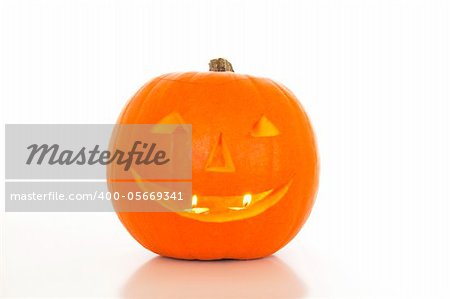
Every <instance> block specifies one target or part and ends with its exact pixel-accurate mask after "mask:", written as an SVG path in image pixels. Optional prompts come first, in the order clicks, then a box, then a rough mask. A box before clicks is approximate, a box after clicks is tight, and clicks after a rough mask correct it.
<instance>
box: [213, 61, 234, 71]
mask: <svg viewBox="0 0 450 299" xmlns="http://www.w3.org/2000/svg"><path fill="white" fill-rule="evenodd" d="M209 71H210V72H234V70H233V66H232V65H231V63H230V62H229V61H228V60H226V59H224V58H217V59H211V61H210V62H209Z"/></svg>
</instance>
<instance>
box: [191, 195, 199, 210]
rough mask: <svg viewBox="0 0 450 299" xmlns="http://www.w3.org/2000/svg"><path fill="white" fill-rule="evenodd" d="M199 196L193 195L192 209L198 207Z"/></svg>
mask: <svg viewBox="0 0 450 299" xmlns="http://www.w3.org/2000/svg"><path fill="white" fill-rule="evenodd" d="M197 201H198V199H197V195H195V194H194V195H192V207H193V208H195V207H196V206H197Z"/></svg>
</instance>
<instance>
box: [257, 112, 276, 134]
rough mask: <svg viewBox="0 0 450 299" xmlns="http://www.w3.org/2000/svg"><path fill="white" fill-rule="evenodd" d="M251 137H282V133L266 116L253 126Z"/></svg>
mask: <svg viewBox="0 0 450 299" xmlns="http://www.w3.org/2000/svg"><path fill="white" fill-rule="evenodd" d="M251 135H252V136H253V137H271V136H278V135H280V131H279V130H278V128H277V127H275V125H274V124H273V123H272V122H271V121H270V120H269V119H268V118H267V117H266V116H264V115H263V116H261V118H260V119H259V120H258V121H257V122H256V123H255V124H254V125H253V128H252V132H251Z"/></svg>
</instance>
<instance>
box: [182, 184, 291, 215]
mask: <svg viewBox="0 0 450 299" xmlns="http://www.w3.org/2000/svg"><path fill="white" fill-rule="evenodd" d="M292 181H293V179H290V180H289V182H287V183H285V184H284V185H282V186H281V187H278V188H273V189H270V190H266V191H263V192H260V193H255V194H252V193H246V194H243V195H233V196H209V195H196V194H194V195H192V207H191V208H190V209H186V210H185V211H184V212H182V213H179V214H180V215H182V216H184V217H188V218H193V219H196V220H200V221H205V222H227V221H232V220H238V219H244V218H249V217H252V216H256V215H258V214H260V213H262V212H264V211H265V210H267V209H268V208H270V207H271V206H273V205H275V204H276V203H277V202H278V201H280V200H281V199H282V198H283V197H284V196H285V195H286V193H287V192H288V190H289V187H290V186H291V184H292Z"/></svg>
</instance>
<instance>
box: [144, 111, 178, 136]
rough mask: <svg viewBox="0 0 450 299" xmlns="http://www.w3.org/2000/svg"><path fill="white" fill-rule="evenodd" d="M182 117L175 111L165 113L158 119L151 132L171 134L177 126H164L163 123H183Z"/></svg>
mask: <svg viewBox="0 0 450 299" xmlns="http://www.w3.org/2000/svg"><path fill="white" fill-rule="evenodd" d="M185 123H186V122H185V121H184V119H183V118H182V117H181V116H180V114H178V113H177V112H172V113H170V114H167V115H166V116H164V117H163V118H162V119H160V120H159V121H158V122H157V123H156V124H155V125H154V126H153V128H152V132H153V133H165V134H171V133H173V132H174V131H175V129H176V128H177V127H176V126H164V125H177V124H185Z"/></svg>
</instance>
